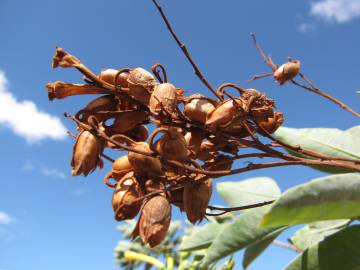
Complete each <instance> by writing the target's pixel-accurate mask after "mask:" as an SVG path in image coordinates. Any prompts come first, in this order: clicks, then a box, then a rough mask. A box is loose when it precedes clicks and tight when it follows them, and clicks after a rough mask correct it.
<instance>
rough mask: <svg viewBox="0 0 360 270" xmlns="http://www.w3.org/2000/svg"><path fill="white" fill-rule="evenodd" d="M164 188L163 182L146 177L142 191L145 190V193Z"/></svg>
mask: <svg viewBox="0 0 360 270" xmlns="http://www.w3.org/2000/svg"><path fill="white" fill-rule="evenodd" d="M164 189H165V185H164V183H163V182H160V181H159V180H158V179H156V178H154V179H147V180H146V181H145V182H144V191H145V193H146V194H148V193H151V192H155V191H159V190H164Z"/></svg>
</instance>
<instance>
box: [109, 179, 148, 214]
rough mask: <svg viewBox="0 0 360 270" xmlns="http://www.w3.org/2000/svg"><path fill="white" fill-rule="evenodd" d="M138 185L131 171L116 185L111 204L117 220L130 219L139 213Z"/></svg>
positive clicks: (140, 202) (139, 194) (140, 194)
mask: <svg viewBox="0 0 360 270" xmlns="http://www.w3.org/2000/svg"><path fill="white" fill-rule="evenodd" d="M141 196H142V193H141V189H140V185H139V183H138V181H137V180H136V178H135V177H134V173H133V172H129V173H127V174H126V175H125V176H124V177H123V178H121V179H120V181H119V182H118V184H117V185H116V188H115V191H114V194H113V197H112V206H113V209H114V211H115V219H116V220H117V221H120V220H125V219H132V218H134V217H136V215H137V214H138V213H139V211H140V208H141V204H142V201H141V200H139V198H140V197H141Z"/></svg>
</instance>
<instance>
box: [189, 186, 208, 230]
mask: <svg viewBox="0 0 360 270" xmlns="http://www.w3.org/2000/svg"><path fill="white" fill-rule="evenodd" d="M211 193H212V184H211V180H210V179H208V180H205V181H198V182H189V183H187V184H185V188H184V199H183V201H184V210H185V212H186V215H187V218H188V220H189V221H190V222H191V223H193V224H195V223H196V222H197V221H201V220H202V219H203V218H204V216H205V211H206V208H207V206H208V204H209V201H210V198H211Z"/></svg>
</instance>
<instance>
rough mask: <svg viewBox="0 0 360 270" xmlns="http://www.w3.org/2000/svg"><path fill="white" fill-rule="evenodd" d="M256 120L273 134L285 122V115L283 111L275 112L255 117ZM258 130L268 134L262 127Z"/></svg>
mask: <svg viewBox="0 0 360 270" xmlns="http://www.w3.org/2000/svg"><path fill="white" fill-rule="evenodd" d="M254 120H255V122H256V124H257V125H258V126H260V127H261V128H263V129H264V130H265V131H266V132H267V133H269V134H272V133H274V132H275V131H276V130H277V129H278V128H279V127H280V126H281V125H282V124H283V123H284V116H283V114H282V113H281V112H273V113H272V114H271V115H267V116H258V117H254ZM258 132H259V133H260V134H262V135H266V134H264V132H263V131H262V130H261V129H258Z"/></svg>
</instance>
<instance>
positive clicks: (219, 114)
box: [206, 98, 247, 132]
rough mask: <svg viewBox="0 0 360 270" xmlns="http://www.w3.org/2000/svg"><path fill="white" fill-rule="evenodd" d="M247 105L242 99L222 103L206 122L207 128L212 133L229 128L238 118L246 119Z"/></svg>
mask: <svg viewBox="0 0 360 270" xmlns="http://www.w3.org/2000/svg"><path fill="white" fill-rule="evenodd" d="M246 115H247V114H246V111H245V104H244V101H243V100H242V99H240V98H236V99H234V100H232V99H227V100H225V101H223V102H222V103H220V104H219V105H218V106H217V107H216V108H215V109H214V110H213V111H212V112H211V113H210V115H208V118H207V120H206V126H207V127H208V128H209V129H210V130H211V131H212V132H217V131H219V129H221V128H224V127H226V126H229V125H230V124H231V123H232V122H233V121H234V120H235V119H236V118H239V117H242V118H246Z"/></svg>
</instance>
